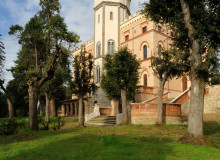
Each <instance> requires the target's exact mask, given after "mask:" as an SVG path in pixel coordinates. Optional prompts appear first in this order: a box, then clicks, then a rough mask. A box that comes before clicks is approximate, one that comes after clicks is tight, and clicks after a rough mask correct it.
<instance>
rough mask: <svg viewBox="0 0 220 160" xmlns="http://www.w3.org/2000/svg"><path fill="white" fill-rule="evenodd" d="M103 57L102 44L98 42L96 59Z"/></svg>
mask: <svg viewBox="0 0 220 160" xmlns="http://www.w3.org/2000/svg"><path fill="white" fill-rule="evenodd" d="M100 55H101V43H100V42H98V43H97V45H96V57H100Z"/></svg>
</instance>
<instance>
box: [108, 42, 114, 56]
mask: <svg viewBox="0 0 220 160" xmlns="http://www.w3.org/2000/svg"><path fill="white" fill-rule="evenodd" d="M114 52H115V42H114V41H113V40H109V41H108V54H114Z"/></svg>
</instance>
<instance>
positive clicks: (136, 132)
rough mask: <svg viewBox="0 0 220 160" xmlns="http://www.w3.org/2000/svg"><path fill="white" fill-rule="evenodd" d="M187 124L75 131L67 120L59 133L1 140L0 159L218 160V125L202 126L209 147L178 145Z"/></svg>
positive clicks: (32, 133) (27, 134) (23, 134)
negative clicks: (208, 140)
mask: <svg viewBox="0 0 220 160" xmlns="http://www.w3.org/2000/svg"><path fill="white" fill-rule="evenodd" d="M186 129H187V126H186V125H179V126H178V125H167V126H163V127H160V126H154V125H151V126H144V125H138V126H137V125H129V126H116V127H86V128H78V127H77V123H76V122H75V120H74V119H72V120H67V121H66V124H65V126H64V127H63V128H62V130H60V131H38V132H35V131H30V130H22V131H20V132H19V134H17V135H13V136H1V137H0V159H5V160H10V159H13V160H16V159H20V160H23V159H34V160H46V159H49V160H55V159H59V160H60V159H71V160H72V159H74V160H83V159H86V160H122V159H125V160H141V159H150V160H155V159H158V160H164V159H186V160H188V159H193V160H195V159H199V160H203V159H204V160H208V159H216V160H217V159H218V160H219V159H220V125H219V124H213V123H206V124H205V133H206V135H208V136H209V137H210V138H211V139H212V140H213V145H211V146H197V145H188V144H180V143H179V142H178V139H179V138H180V137H181V136H182V135H184V134H185V133H186Z"/></svg>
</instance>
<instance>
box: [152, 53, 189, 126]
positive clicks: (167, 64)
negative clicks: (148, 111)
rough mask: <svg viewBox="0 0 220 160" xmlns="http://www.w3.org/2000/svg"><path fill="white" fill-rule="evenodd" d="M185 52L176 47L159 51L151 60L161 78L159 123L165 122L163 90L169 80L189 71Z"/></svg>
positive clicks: (154, 69)
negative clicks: (179, 51)
mask: <svg viewBox="0 0 220 160" xmlns="http://www.w3.org/2000/svg"><path fill="white" fill-rule="evenodd" d="M186 58H187V56H186V55H185V54H181V53H178V51H177V50H176V49H170V50H166V51H161V52H160V51H159V53H158V56H157V55H155V56H154V57H153V58H152V60H151V67H152V69H153V71H154V73H155V75H156V76H157V78H158V79H159V83H160V84H159V90H158V115H157V124H162V123H163V92H164V85H165V83H166V82H167V80H169V79H172V78H174V77H179V76H180V75H182V73H183V72H184V71H187V69H188V64H187V61H186Z"/></svg>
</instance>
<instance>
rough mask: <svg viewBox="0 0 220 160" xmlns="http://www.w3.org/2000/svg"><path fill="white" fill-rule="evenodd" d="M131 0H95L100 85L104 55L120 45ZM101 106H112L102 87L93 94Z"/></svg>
mask: <svg viewBox="0 0 220 160" xmlns="http://www.w3.org/2000/svg"><path fill="white" fill-rule="evenodd" d="M130 3H131V0H94V25H95V26H94V60H95V62H94V63H95V71H94V79H95V82H96V85H97V86H100V75H101V73H102V71H103V63H104V57H105V55H107V54H113V53H114V51H116V50H117V49H118V47H119V46H120V23H121V22H122V21H124V19H126V18H128V16H129V15H130ZM95 101H97V103H99V104H100V107H102V106H105V107H107V108H108V107H111V105H110V102H108V104H107V102H105V101H107V100H106V98H105V95H104V93H103V91H102V89H101V88H99V89H98V91H97V92H96V94H95V95H94V96H93V102H95Z"/></svg>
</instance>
